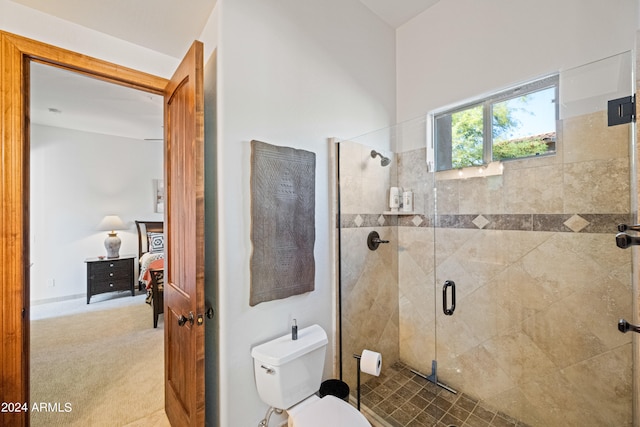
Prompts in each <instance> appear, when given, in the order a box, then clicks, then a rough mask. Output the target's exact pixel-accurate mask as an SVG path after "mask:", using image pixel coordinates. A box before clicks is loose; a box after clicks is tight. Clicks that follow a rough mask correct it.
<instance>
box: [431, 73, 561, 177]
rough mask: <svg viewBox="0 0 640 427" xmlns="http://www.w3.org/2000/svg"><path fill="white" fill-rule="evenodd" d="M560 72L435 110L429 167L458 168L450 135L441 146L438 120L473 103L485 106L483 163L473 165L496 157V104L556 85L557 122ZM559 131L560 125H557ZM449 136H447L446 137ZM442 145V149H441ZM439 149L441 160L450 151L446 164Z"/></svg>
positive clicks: (438, 170)
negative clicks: (493, 129) (494, 148)
mask: <svg viewBox="0 0 640 427" xmlns="http://www.w3.org/2000/svg"><path fill="white" fill-rule="evenodd" d="M559 80H560V79H559V75H558V74H554V75H551V76H547V77H544V78H541V79H538V80H534V81H531V82H528V83H525V84H522V85H518V86H516V87H512V88H510V89H506V90H502V91H500V92H497V93H494V94H491V95H489V96H485V97H482V98H478V99H475V100H473V101H469V102H465V103H463V104H459V105H457V106H454V107H450V108H447V109H445V110H441V111H437V112H434V113H432V114H431V115H430V116H431V117H430V120H427V122H428V123H429V125H430V127H431V129H428V135H429V136H430V139H431V141H430V143H429V145H428V147H429V150H427V152H428V154H427V156H428V159H427V161H428V162H429V168H430V170H434V171H436V172H440V171H447V170H454V169H458V168H454V167H452V164H451V153H452V147H451V139H450V138H449V140H448V141H449V145H448V146H445V147H444V149H443V148H442V147H438V126H437V122H438V119H440V118H444V117H445V116H450V115H452V114H454V113H457V112H459V111H464V110H467V109H470V108H473V107H477V106H482V108H483V150H482V164H481V165H473V166H470V167H478V166H483V167H487V166H488V165H491V164H492V163H494V160H493V132H492V124H493V105H494V104H497V103H500V102H503V101H506V100H509V99H512V98H515V97H518V96H524V95H527V94H530V93H534V92H538V91H541V90H545V89H549V88H555V97H554V99H555V103H554V104H555V117H556V122H557V120H558V117H559V102H558V101H559V98H558V97H559ZM487 123H489V126H486V124H487ZM556 132H557V129H556ZM445 138H446V137H445ZM439 149H440V151H439ZM438 153H441V154H440V157H441V159H440V161H442V156H443V153H444V154H447V153H448V159H447V158H445V159H444V161H445V166H444V167H443V165H442V164H441V163H440V164H439V159H438V157H439V156H438ZM554 154H555V151H553V152H549V153H545V154H542V155H538V156H523V157H518V158H516V159H505V160H502V161H508V160H518V159H527V158H532V157H542V156H549V155H554Z"/></svg>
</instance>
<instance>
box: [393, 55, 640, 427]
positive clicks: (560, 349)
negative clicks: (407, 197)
mask: <svg viewBox="0 0 640 427" xmlns="http://www.w3.org/2000/svg"><path fill="white" fill-rule="evenodd" d="M633 90H634V87H633V84H632V81H631V55H630V54H629V53H625V54H621V55H618V56H615V57H612V58H606V59H603V60H601V61H597V62H594V63H591V64H587V65H584V66H582V67H578V68H575V69H571V70H566V71H564V72H562V73H560V75H559V92H558V95H559V96H558V97H557V98H556V99H555V100H554V101H555V102H556V103H558V107H559V108H558V120H557V127H556V131H555V134H554V135H553V138H554V142H555V146H554V147H553V148H554V150H555V153H551V154H545V155H542V156H534V157H529V158H522V159H517V160H502V161H501V162H496V164H495V165H493V166H492V167H491V168H489V169H491V170H490V171H488V170H487V169H488V168H484V170H483V169H482V168H481V167H480V168H476V170H475V171H474V170H473V168H468V169H464V170H461V171H459V172H464V174H462V175H461V174H460V173H458V174H455V173H451V171H443V172H435V173H434V174H433V194H432V198H433V206H431V207H432V208H433V212H434V213H433V218H432V219H433V224H432V227H433V232H434V239H433V245H434V246H433V260H434V264H435V265H434V281H433V286H434V288H433V298H434V304H433V307H434V312H435V314H434V325H433V331H430V332H426V333H425V334H424V336H425V338H427V336H428V339H431V338H432V337H433V340H434V345H435V354H436V356H435V358H436V359H435V360H436V362H437V363H434V364H433V367H434V368H437V371H436V372H437V381H438V382H440V383H441V384H442V385H444V386H446V387H438V392H437V395H438V396H439V399H440V400H439V403H435V401H434V403H432V404H430V406H429V408H430V411H431V412H430V414H431V415H432V416H433V418H434V419H436V420H440V421H444V422H446V423H448V424H449V425H462V424H463V423H464V422H467V423H468V424H469V425H475V424H474V421H475V422H476V423H478V425H485V424H480V423H481V422H486V423H493V424H486V425H502V424H499V422H506V423H508V422H511V423H515V422H516V421H518V422H521V423H523V424H524V425H531V426H560V425H580V426H603V425H616V426H631V425H632V424H633V420H632V417H633V415H632V406H633V404H632V401H633V382H632V378H633V369H632V368H633V357H632V356H633V350H632V337H631V335H632V334H622V333H620V332H619V331H618V330H617V323H618V319H620V318H623V317H625V318H627V319H632V318H633V316H632V313H634V310H635V308H634V307H633V304H632V295H634V292H633V289H632V288H633V285H632V257H631V253H632V250H631V249H626V250H624V249H620V248H618V247H616V239H615V235H616V233H617V225H618V224H620V223H625V224H629V223H632V221H633V219H634V218H635V210H636V206H635V197H636V196H635V194H636V188H635V185H634V184H632V181H635V178H634V179H632V176H633V177H635V165H634V155H631V154H630V153H633V152H634V150H635V144H632V141H633V136H632V135H633V132H634V129H635V127H634V126H633V125H631V124H623V125H619V126H613V127H609V126H608V125H607V101H608V100H610V99H614V98H619V97H622V96H629V95H631V94H632V93H633ZM547 136H549V135H547ZM487 171H488V172H489V173H487ZM480 172H481V173H480ZM469 173H471V175H469ZM487 175H489V176H487ZM631 195H633V197H630V196H631ZM424 243H425V246H426V247H428V246H429V245H430V244H431V243H432V242H431V241H430V240H425V242H424ZM425 253H426V254H427V255H428V254H429V253H430V250H429V249H425ZM427 258H428V256H427ZM400 259H401V260H402V255H400ZM402 271H403V265H402V262H401V265H400V275H401V276H402ZM454 283H455V285H454ZM400 287H401V288H402V281H401V284H400ZM454 298H455V305H454V304H453V299H454ZM400 310H401V311H400V313H401V314H400V317H401V320H400V324H401V325H402V324H403V323H405V322H403V320H402V319H403V318H405V319H409V318H410V317H411V316H415V315H416V314H415V312H416V310H418V308H417V307H411V304H409V306H408V307H404V311H403V307H402V306H401V309H400ZM400 335H401V336H402V329H401V332H400ZM400 357H401V358H402V359H404V360H405V361H406V362H407V363H408V364H410V365H414V366H419V367H420V368H421V369H422V370H425V371H427V372H429V371H430V370H431V367H428V366H426V365H427V364H426V363H425V361H424V360H419V357H420V356H419V354H418V353H417V352H416V351H413V350H411V349H409V348H408V347H407V345H404V347H403V342H402V341H401V348H400ZM465 425H466V424H465ZM505 425H509V424H505ZM513 425H515V424H513ZM518 425H519V424H518Z"/></svg>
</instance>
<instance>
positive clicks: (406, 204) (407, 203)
mask: <svg viewBox="0 0 640 427" xmlns="http://www.w3.org/2000/svg"><path fill="white" fill-rule="evenodd" d="M402 211H403V212H413V191H411V190H410V189H407V190H406V191H405V192H403V193H402Z"/></svg>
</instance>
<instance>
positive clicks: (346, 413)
mask: <svg viewBox="0 0 640 427" xmlns="http://www.w3.org/2000/svg"><path fill="white" fill-rule="evenodd" d="M289 426H295V427H327V426H331V427H371V424H369V421H367V419H366V418H365V417H364V415H362V414H361V413H360V412H359V411H358V410H357V409H356V408H354V407H353V406H351V405H350V404H348V403H347V402H345V401H344V400H341V399H338V398H337V397H335V396H325V397H323V398H322V399H319V400H317V401H315V402H313V403H312V404H309V405H307V406H306V407H304V408H302V410H300V411H299V412H296V413H295V414H289Z"/></svg>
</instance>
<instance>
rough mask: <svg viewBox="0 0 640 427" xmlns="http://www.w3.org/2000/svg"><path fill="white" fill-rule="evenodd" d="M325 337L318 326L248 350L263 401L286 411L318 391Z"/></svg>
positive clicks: (325, 342) (325, 345) (322, 330)
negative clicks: (293, 338) (294, 336)
mask: <svg viewBox="0 0 640 427" xmlns="http://www.w3.org/2000/svg"><path fill="white" fill-rule="evenodd" d="M327 342H328V340H327V334H326V332H325V331H324V329H322V328H321V327H320V326H319V325H312V326H309V327H308V328H304V329H300V330H299V331H298V339H297V340H292V339H291V334H287V335H284V336H282V337H280V338H276V339H274V340H272V341H268V342H266V343H264V344H260V345H258V346H256V347H253V349H251V356H252V357H253V369H254V375H255V379H256V387H257V389H258V394H259V395H260V398H261V399H262V401H263V402H265V403H266V404H268V405H269V406H273V407H274V408H278V409H288V408H290V407H291V406H293V405H295V404H296V403H298V402H300V401H302V400H304V399H306V398H307V397H309V396H311V395H312V394H314V393H315V392H317V391H318V389H319V388H320V382H321V381H322V371H323V368H324V356H325V352H326V349H327Z"/></svg>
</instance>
